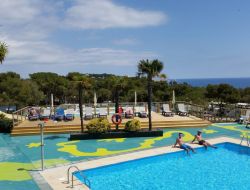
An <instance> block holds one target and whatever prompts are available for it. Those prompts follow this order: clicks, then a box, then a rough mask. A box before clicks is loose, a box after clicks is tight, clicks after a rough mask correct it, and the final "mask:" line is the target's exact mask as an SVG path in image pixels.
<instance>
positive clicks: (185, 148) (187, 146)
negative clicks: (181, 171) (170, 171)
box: [173, 133, 195, 154]
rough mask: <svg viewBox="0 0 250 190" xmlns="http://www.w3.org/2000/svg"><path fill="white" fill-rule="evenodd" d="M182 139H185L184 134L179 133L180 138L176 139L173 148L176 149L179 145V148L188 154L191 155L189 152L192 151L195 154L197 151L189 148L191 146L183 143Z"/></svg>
mask: <svg viewBox="0 0 250 190" xmlns="http://www.w3.org/2000/svg"><path fill="white" fill-rule="evenodd" d="M182 137H183V133H179V136H178V138H177V139H176V141H175V144H174V146H173V148H174V147H176V145H177V144H178V145H179V147H180V148H181V149H184V150H185V151H186V152H187V154H189V151H190V150H191V151H192V152H193V153H195V150H194V149H193V148H192V147H191V146H189V145H187V144H185V143H184V142H183V139H182Z"/></svg>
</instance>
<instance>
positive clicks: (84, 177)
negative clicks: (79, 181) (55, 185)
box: [67, 166, 91, 188]
mask: <svg viewBox="0 0 250 190" xmlns="http://www.w3.org/2000/svg"><path fill="white" fill-rule="evenodd" d="M71 168H75V169H76V170H77V171H78V172H79V174H80V175H81V177H82V178H83V179H84V184H85V185H86V186H88V187H89V188H91V183H90V180H89V179H88V178H87V177H86V176H85V175H84V174H83V173H82V171H81V170H80V169H79V168H78V167H77V166H70V167H69V168H68V171H67V177H68V181H67V183H68V184H69V183H70V179H69V172H70V169H71ZM74 173H75V172H72V173H71V188H73V187H74V179H73V178H74Z"/></svg>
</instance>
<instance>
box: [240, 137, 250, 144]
mask: <svg viewBox="0 0 250 190" xmlns="http://www.w3.org/2000/svg"><path fill="white" fill-rule="evenodd" d="M244 140H246V143H247V146H250V140H249V137H248V134H242V138H241V141H240V145H241V144H242V143H243V141H244Z"/></svg>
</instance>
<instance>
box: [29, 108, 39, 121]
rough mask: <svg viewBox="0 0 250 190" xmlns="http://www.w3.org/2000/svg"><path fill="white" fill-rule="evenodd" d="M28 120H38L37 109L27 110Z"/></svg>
mask: <svg viewBox="0 0 250 190" xmlns="http://www.w3.org/2000/svg"><path fill="white" fill-rule="evenodd" d="M28 119H29V120H30V121H36V120H38V119H39V113H38V111H37V109H35V108H31V109H30V110H29V115H28Z"/></svg>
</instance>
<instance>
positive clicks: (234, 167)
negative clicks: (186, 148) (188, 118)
mask: <svg viewBox="0 0 250 190" xmlns="http://www.w3.org/2000/svg"><path fill="white" fill-rule="evenodd" d="M249 171H250V148H248V147H242V146H240V145H236V144H232V143H223V144H219V145H218V149H209V150H207V151H205V150H204V148H198V149H197V153H196V154H191V156H187V155H186V154H185V153H184V152H183V151H181V152H177V153H169V154H164V155H159V156H154V157H149V158H143V159H139V160H133V161H129V162H124V163H120V164H114V165H110V166H104V167H100V168H95V169H90V170H86V171H84V174H85V175H86V176H87V177H88V179H89V180H90V181H91V189H93V190H99V189H102V190H106V189H107V190H112V189H114V190H127V189H128V190H137V189H142V190H152V189H154V190H164V189H168V190H171V189H192V190H196V189H197V190H200V189H209V190H210V189H226V190H228V189H241V190H244V189H250V174H249ZM75 175H76V177H78V178H79V179H80V180H82V179H81V176H80V175H79V173H76V174H75Z"/></svg>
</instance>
